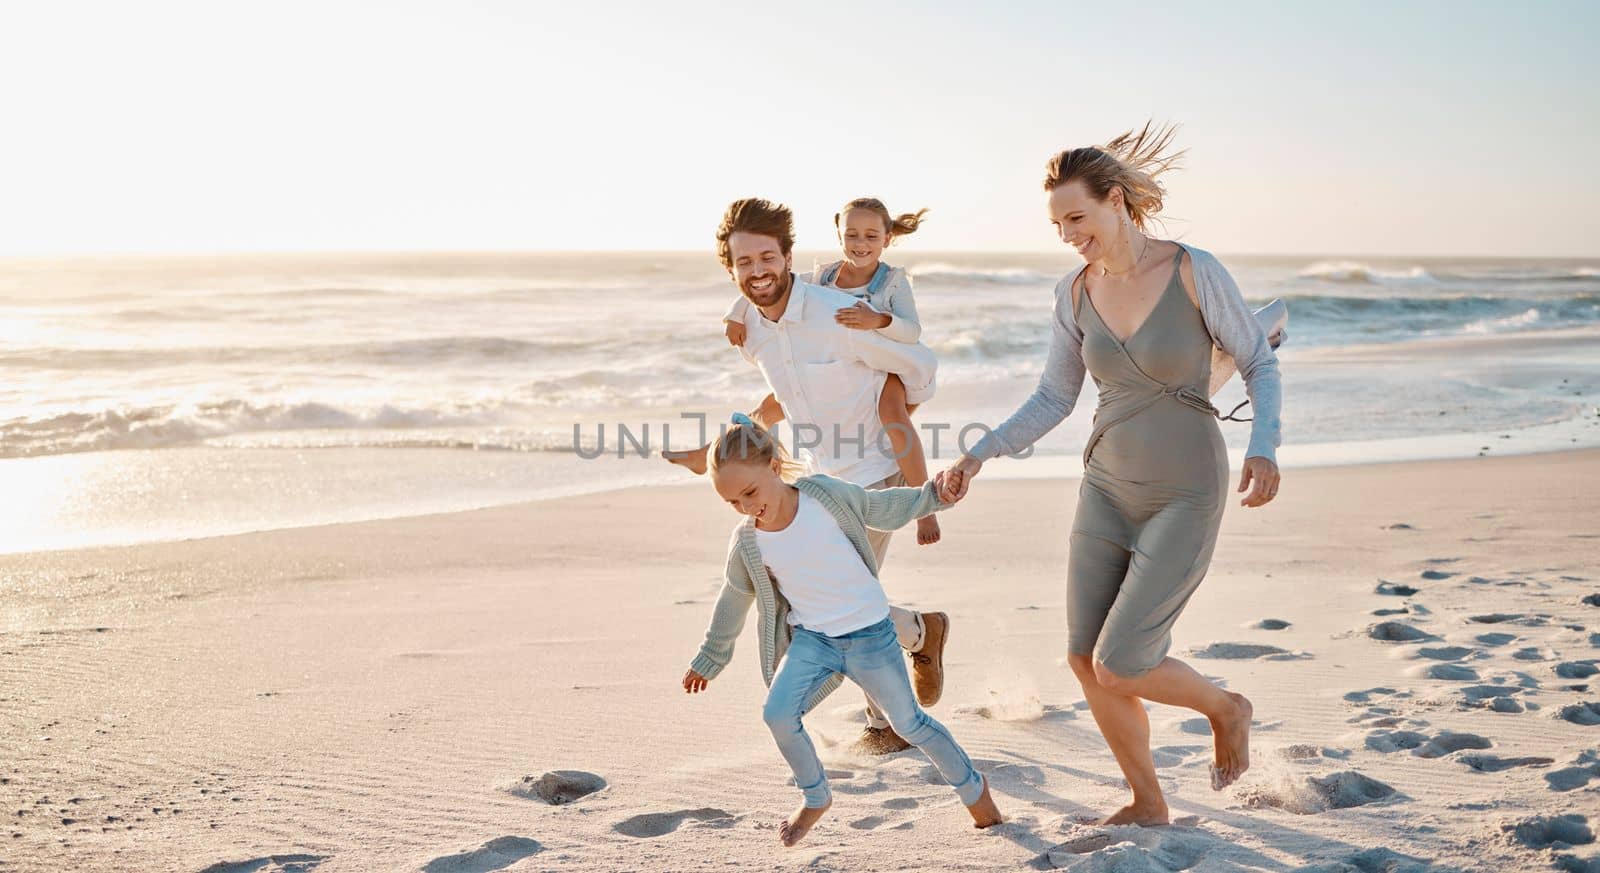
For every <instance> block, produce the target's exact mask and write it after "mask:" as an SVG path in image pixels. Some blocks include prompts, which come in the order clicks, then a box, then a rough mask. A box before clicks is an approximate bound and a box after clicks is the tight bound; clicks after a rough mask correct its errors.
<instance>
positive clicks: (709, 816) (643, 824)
mask: <svg viewBox="0 0 1600 873" xmlns="http://www.w3.org/2000/svg"><path fill="white" fill-rule="evenodd" d="M689 820H693V821H698V822H708V823H710V826H711V827H724V828H725V827H730V826H731V825H733V823H734V822H736V821H737V820H738V819H736V818H734V815H733V813H730V812H728V811H727V810H722V809H717V808H715V807H710V806H703V807H701V808H699V809H680V810H677V811H675V812H647V813H644V814H643V815H636V816H634V817H632V818H629V819H624V820H622V821H619V822H617V823H616V824H614V825H612V826H611V829H612V830H614V831H616V832H617V833H619V834H622V835H623V836H625V837H637V838H640V839H643V838H648V837H660V836H665V835H667V834H670V833H672V832H673V831H675V830H677V829H678V828H679V827H680V826H681V825H682V824H683V823H684V822H685V821H689Z"/></svg>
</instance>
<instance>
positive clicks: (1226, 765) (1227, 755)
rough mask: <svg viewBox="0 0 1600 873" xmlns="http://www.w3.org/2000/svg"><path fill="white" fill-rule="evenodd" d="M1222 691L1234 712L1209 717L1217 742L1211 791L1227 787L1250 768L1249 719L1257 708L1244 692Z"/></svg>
mask: <svg viewBox="0 0 1600 873" xmlns="http://www.w3.org/2000/svg"><path fill="white" fill-rule="evenodd" d="M1225 693H1226V694H1227V695H1228V698H1229V699H1231V700H1232V701H1233V711H1232V712H1230V713H1228V714H1227V715H1226V716H1224V717H1223V718H1221V719H1216V718H1213V719H1211V737H1212V742H1214V743H1215V744H1216V753H1215V758H1214V762H1213V763H1212V765H1211V790H1212V791H1221V790H1222V789H1224V788H1227V787H1228V786H1229V785H1232V784H1233V783H1234V781H1235V780H1237V779H1238V778H1239V777H1240V776H1243V775H1244V771H1246V770H1248V769H1250V719H1251V717H1253V716H1254V715H1255V711H1256V710H1255V707H1254V706H1251V705H1250V700H1249V699H1248V698H1246V697H1245V696H1244V695H1243V694H1235V693H1233V692H1232V691H1228V692H1225Z"/></svg>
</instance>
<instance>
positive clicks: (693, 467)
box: [661, 446, 710, 476]
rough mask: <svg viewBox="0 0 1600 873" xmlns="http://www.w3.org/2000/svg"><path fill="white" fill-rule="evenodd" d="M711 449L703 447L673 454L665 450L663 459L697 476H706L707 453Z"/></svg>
mask: <svg viewBox="0 0 1600 873" xmlns="http://www.w3.org/2000/svg"><path fill="white" fill-rule="evenodd" d="M709 448H710V446H702V447H701V448H698V449H689V450H688V451H683V452H672V451H667V450H665V449H663V450H662V451H661V457H663V458H666V459H667V461H668V462H669V463H673V464H677V465H678V466H680V467H687V468H688V469H689V472H691V473H693V474H695V475H696V476H704V475H705V473H706V451H707V449H709Z"/></svg>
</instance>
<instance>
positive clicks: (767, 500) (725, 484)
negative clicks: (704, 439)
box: [711, 458, 793, 525]
mask: <svg viewBox="0 0 1600 873" xmlns="http://www.w3.org/2000/svg"><path fill="white" fill-rule="evenodd" d="M781 469H782V463H781V462H780V461H779V460H778V459H777V458H773V459H772V460H771V461H770V462H768V463H761V462H759V461H724V462H723V463H721V464H719V465H717V467H716V468H715V469H714V470H712V471H711V486H712V487H713V488H715V489H717V494H718V495H720V496H721V497H722V499H723V500H725V501H727V503H728V505H729V506H732V507H733V508H734V510H735V511H736V512H738V513H739V514H740V515H748V516H750V517H751V518H754V519H755V520H756V524H758V525H759V524H761V523H762V522H763V521H764V520H770V519H772V518H774V517H776V516H777V514H778V511H779V508H780V507H781V506H782V505H783V498H784V489H786V488H791V487H793V486H791V485H789V484H788V483H787V482H785V481H783V479H782V478H780V477H779V476H778V471H779V470H781Z"/></svg>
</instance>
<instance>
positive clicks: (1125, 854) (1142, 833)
mask: <svg viewBox="0 0 1600 873" xmlns="http://www.w3.org/2000/svg"><path fill="white" fill-rule="evenodd" d="M1074 831H1076V833H1074ZM1069 833H1071V836H1070V837H1069V838H1068V839H1067V840H1065V841H1064V842H1061V843H1057V844H1056V845H1054V846H1051V847H1050V848H1048V849H1046V850H1044V851H1043V852H1040V853H1039V854H1038V855H1036V856H1035V857H1034V858H1033V859H1032V860H1030V861H1029V862H1028V866H1029V867H1031V868H1033V869H1035V870H1059V869H1063V868H1066V869H1071V870H1080V869H1081V870H1129V871H1140V873H1174V871H1178V870H1188V869H1190V868H1191V867H1194V866H1195V865H1196V864H1199V863H1200V862H1201V861H1202V860H1205V858H1206V857H1207V856H1208V855H1210V854H1211V853H1212V852H1214V851H1217V850H1219V849H1221V848H1223V847H1224V846H1225V845H1226V844H1225V843H1224V842H1223V841H1222V839H1221V838H1219V837H1217V836H1215V835H1214V834H1210V833H1207V832H1206V831H1203V830H1200V829H1198V828H1194V827H1185V826H1183V825H1181V824H1177V823H1173V824H1171V825H1168V826H1166V827H1163V828H1141V827H1134V826H1122V827H1118V826H1111V827H1089V826H1084V825H1075V826H1072V828H1071V830H1070V831H1069Z"/></svg>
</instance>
